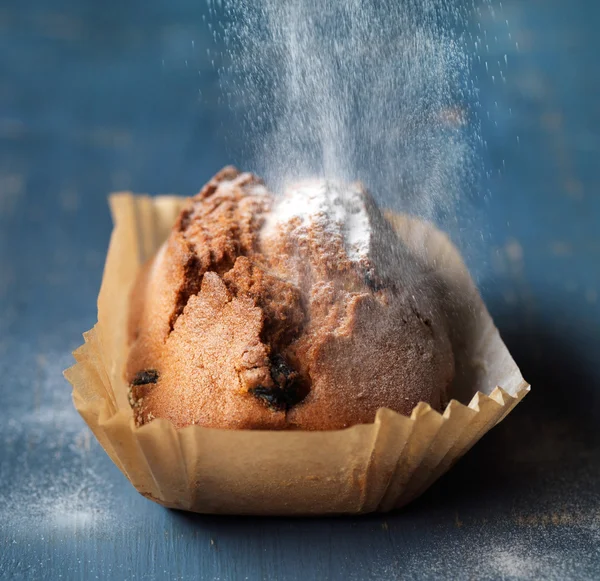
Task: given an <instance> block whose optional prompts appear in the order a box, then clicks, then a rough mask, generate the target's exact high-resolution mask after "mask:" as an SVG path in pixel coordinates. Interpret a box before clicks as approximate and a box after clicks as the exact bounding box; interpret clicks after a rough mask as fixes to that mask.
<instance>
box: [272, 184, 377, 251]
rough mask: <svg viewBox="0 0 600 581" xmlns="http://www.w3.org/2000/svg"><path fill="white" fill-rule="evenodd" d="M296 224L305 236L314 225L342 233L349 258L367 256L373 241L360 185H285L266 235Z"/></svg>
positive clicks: (297, 232)
mask: <svg viewBox="0 0 600 581" xmlns="http://www.w3.org/2000/svg"><path fill="white" fill-rule="evenodd" d="M292 222H295V223H296V232H295V233H296V234H297V235H302V233H303V232H306V231H307V229H308V228H309V227H310V226H311V225H318V226H319V227H320V228H321V229H323V230H325V231H326V232H328V233H330V234H332V235H336V234H337V235H340V236H341V237H342V240H343V242H344V247H345V249H346V253H347V254H348V258H350V260H353V261H359V260H361V259H363V258H366V257H367V255H368V253H369V246H370V242H371V224H370V221H369V214H368V212H367V208H366V203H365V196H364V193H363V191H362V190H361V189H360V187H359V186H357V185H355V184H345V183H343V182H339V181H327V180H322V179H306V180H303V181H301V182H297V183H295V184H292V185H290V186H288V187H287V188H285V191H284V195H283V197H282V198H281V200H280V201H279V202H278V203H277V204H276V206H275V207H274V209H273V211H272V213H271V216H270V217H269V218H268V220H267V222H266V223H265V227H264V235H265V236H271V235H272V234H273V233H274V231H275V229H276V228H277V227H280V226H286V225H289V224H291V223H292Z"/></svg>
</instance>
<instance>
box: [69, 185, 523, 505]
mask: <svg viewBox="0 0 600 581" xmlns="http://www.w3.org/2000/svg"><path fill="white" fill-rule="evenodd" d="M184 201H185V199H184V198H179V197H175V196H164V197H158V198H150V197H147V196H134V195H131V194H115V195H113V196H111V198H110V205H111V210H112V214H113V219H114V222H115V228H114V230H113V233H112V237H111V241H110V247H109V251H108V257H107V261H106V266H105V270H104V277H103V280H102V287H101V290H100V295H99V297H98V323H97V324H96V326H95V327H94V328H93V329H92V330H91V331H88V332H87V333H85V334H84V338H85V344H84V345H82V346H81V347H80V348H79V349H77V350H76V351H75V353H74V356H75V359H76V361H77V363H76V364H75V365H74V366H73V367H71V368H70V369H68V370H67V371H66V372H65V375H66V377H67V379H68V380H69V382H70V383H71V384H72V385H73V401H74V403H75V407H76V408H77V410H78V411H79V413H80V414H81V415H82V416H83V418H84V419H85V421H86V422H87V424H88V425H89V427H90V428H91V430H92V432H93V433H94V435H95V436H96V438H97V439H98V441H99V442H100V443H101V444H102V446H103V448H104V449H105V450H106V453H107V454H108V455H109V456H110V457H111V459H112V460H113V462H114V463H115V464H116V465H117V466H118V467H119V468H120V469H121V471H122V472H123V473H124V474H125V475H126V476H127V478H129V480H130V481H131V483H132V484H133V486H134V487H135V488H136V489H137V490H138V492H140V493H141V494H143V495H144V496H146V497H147V498H150V499H152V500H154V501H156V502H158V503H160V504H162V505H164V506H167V507H171V508H178V509H184V510H190V511H195V512H201V513H224V514H225V513H226V514H254V515H267V514H269V515H318V514H356V513H367V512H372V511H388V510H391V509H394V508H398V507H401V506H403V505H405V504H406V503H408V502H410V501H411V500H412V499H414V498H415V497H417V496H419V495H420V494H421V493H422V492H423V491H424V490H425V489H427V487H429V486H430V485H431V483H432V482H434V481H435V480H436V479H437V478H438V477H439V476H440V475H442V474H443V473H444V472H446V471H447V470H448V469H449V468H450V467H451V466H452V465H453V464H454V463H455V462H456V461H457V460H458V459H459V458H460V457H461V456H462V455H463V454H464V453H465V452H467V450H469V448H471V446H473V444H475V442H477V441H478V440H479V438H481V437H482V436H483V435H484V434H485V433H486V432H487V431H488V430H489V429H490V428H492V427H493V426H494V425H495V424H497V423H498V422H499V421H501V420H502V419H504V417H505V416H506V415H507V414H508V413H509V412H510V411H511V410H512V408H514V406H515V405H517V403H518V402H519V401H520V400H521V399H522V398H523V397H524V395H525V394H526V393H527V392H528V391H529V386H528V384H527V383H526V382H525V381H524V380H523V378H522V377H521V374H520V372H519V369H518V368H517V366H516V365H515V362H514V361H513V359H512V357H511V356H510V354H509V352H508V350H507V349H506V347H505V345H504V343H503V342H502V340H501V339H500V336H499V334H498V331H497V330H496V328H495V327H494V324H493V322H492V320H491V318H490V316H489V314H488V312H487V310H486V308H485V306H484V304H483V302H482V300H481V298H480V296H479V294H478V292H477V290H476V288H475V285H474V283H473V282H472V280H471V277H470V276H469V273H468V272H467V270H466V267H465V265H464V263H463V261H462V259H461V257H460V255H459V254H458V251H457V250H456V248H455V247H454V246H453V245H452V244H451V242H450V241H449V239H448V238H447V237H446V235H444V234H443V233H442V232H440V231H439V230H437V229H436V228H435V227H433V226H432V225H430V224H427V223H424V222H422V221H420V220H417V219H414V218H409V217H406V216H400V215H392V214H390V215H388V219H389V220H390V221H391V222H392V223H393V225H394V227H395V228H396V230H397V232H398V235H399V236H400V238H401V239H402V240H403V241H404V242H405V243H406V244H408V245H409V246H411V247H413V248H415V249H416V250H417V251H418V252H419V253H420V254H421V255H424V257H425V259H426V260H428V261H429V262H430V263H431V264H433V265H434V266H435V268H436V269H437V270H438V272H439V273H440V276H441V277H442V278H443V279H444V280H445V282H446V283H447V284H448V285H449V287H450V289H451V291H452V292H453V294H455V295H456V296H459V297H462V299H464V300H461V301H459V302H460V304H462V305H463V306H462V307H460V305H459V306H458V307H456V308H454V309H453V310H452V312H451V314H450V316H451V326H452V328H453V329H454V333H453V337H452V340H453V342H454V344H455V351H456V352H457V378H456V381H455V385H453V387H452V393H453V394H455V395H456V396H457V397H458V399H460V400H461V401H464V402H469V403H468V405H465V404H463V403H460V402H459V401H457V400H452V401H450V403H449V404H448V406H447V407H446V409H445V411H444V413H443V414H440V413H438V412H437V411H435V410H433V409H431V407H430V406H429V405H427V404H425V403H420V404H419V405H417V406H416V407H415V409H414V410H413V412H412V415H411V416H410V417H406V416H402V415H400V414H398V413H396V412H393V411H391V410H389V409H380V410H379V411H378V412H377V416H376V418H375V421H374V423H372V424H365V425H358V426H354V427H351V428H347V429H344V430H335V431H326V432H325V431H324V432H305V431H276V432H274V431H252V430H224V429H215V428H204V427H201V426H189V427H187V428H183V429H180V430H177V429H175V428H174V427H173V425H172V424H171V423H170V422H169V421H167V420H164V419H156V420H154V421H152V422H150V423H149V424H146V425H144V426H142V427H139V428H138V427H136V426H135V424H134V420H133V414H132V410H131V407H130V406H129V403H128V400H127V391H128V386H127V385H126V383H125V381H124V378H123V369H124V364H125V360H126V357H127V345H126V329H127V319H128V308H129V292H130V289H131V286H132V284H133V282H134V280H135V278H136V275H137V273H138V269H139V267H140V266H141V264H142V263H143V262H144V261H145V260H146V259H147V258H148V257H150V256H151V255H152V254H153V253H154V252H156V250H157V249H158V247H159V246H160V245H161V244H162V242H163V241H164V240H165V239H166V238H167V236H168V234H169V231H170V229H171V227H172V225H173V223H174V221H175V219H176V217H177V215H178V213H179V211H180V209H181V207H182V205H183V203H184Z"/></svg>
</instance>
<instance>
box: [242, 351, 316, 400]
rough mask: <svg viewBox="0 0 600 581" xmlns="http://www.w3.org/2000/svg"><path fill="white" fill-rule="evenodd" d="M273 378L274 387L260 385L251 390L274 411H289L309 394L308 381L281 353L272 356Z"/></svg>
mask: <svg viewBox="0 0 600 581" xmlns="http://www.w3.org/2000/svg"><path fill="white" fill-rule="evenodd" d="M271 379H272V380H273V383H274V384H275V385H274V386H273V387H265V386H264V385H258V386H256V387H252V388H250V390H249V392H250V393H251V394H252V395H253V396H254V397H255V398H257V399H258V400H260V401H261V402H262V403H264V404H265V405H266V406H267V407H268V408H269V409H271V410H273V411H287V410H289V409H290V408H291V407H293V406H295V405H296V404H298V403H300V402H301V401H302V400H303V399H304V398H305V397H306V396H307V395H308V392H309V388H308V386H307V385H306V383H305V382H304V381H303V380H302V378H301V377H300V375H299V374H298V372H297V371H295V370H294V369H293V368H292V367H290V366H289V364H288V363H287V362H286V360H285V359H284V358H283V357H282V356H281V355H274V356H273V357H271Z"/></svg>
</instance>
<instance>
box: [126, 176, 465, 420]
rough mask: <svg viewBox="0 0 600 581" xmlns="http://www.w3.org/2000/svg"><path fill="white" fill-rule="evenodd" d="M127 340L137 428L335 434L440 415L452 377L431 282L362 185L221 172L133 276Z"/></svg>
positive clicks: (445, 332) (450, 357)
mask: <svg viewBox="0 0 600 581" xmlns="http://www.w3.org/2000/svg"><path fill="white" fill-rule="evenodd" d="M129 342H130V351H129V356H128V360H127V366H126V371H125V373H126V379H127V381H128V383H129V385H130V402H131V405H132V407H133V410H134V417H135V420H136V423H137V424H138V425H142V424H145V423H147V422H149V421H151V420H152V419H154V418H167V419H169V420H171V421H172V422H173V423H174V424H175V426H177V427H184V426H188V425H191V424H198V425H202V426H208V427H219V428H238V429H241V428H252V429H305V430H330V429H338V428H344V427H347V426H351V425H354V424H358V423H367V422H372V421H373V420H374V418H375V413H376V411H377V410H378V409H379V408H381V407H388V408H391V409H393V410H395V411H398V412H400V413H403V414H410V413H411V411H412V409H413V408H414V406H415V405H416V404H417V403H418V402H419V401H425V402H427V403H429V404H430V405H431V406H432V407H434V408H436V409H440V408H441V406H442V405H443V404H444V402H445V400H446V397H447V390H448V388H449V385H450V383H451V382H452V379H453V376H454V355H453V351H452V345H451V343H450V340H449V337H448V329H447V324H446V322H445V318H444V315H443V309H442V308H441V307H440V300H439V297H438V296H437V291H436V285H435V274H434V273H432V272H430V271H429V270H428V269H427V268H426V267H425V266H424V265H423V264H421V263H420V262H419V260H418V259H417V258H416V257H415V256H414V255H412V254H411V253H409V252H408V251H407V250H406V248H405V247H404V246H403V245H402V244H401V243H400V242H399V240H398V238H397V237H396V235H395V234H394V232H393V230H392V229H391V227H390V225H389V224H388V223H387V222H386V221H385V219H384V218H383V216H382V214H381V213H380V211H379V209H378V208H377V206H376V204H375V203H374V201H373V200H372V198H371V197H370V196H369V194H368V193H367V192H366V191H365V190H364V189H363V188H362V186H360V184H344V183H341V182H328V181H324V180H307V181H304V182H300V183H298V184H295V185H293V186H291V187H289V188H288V189H287V190H286V191H285V192H284V193H283V195H282V196H274V195H273V194H271V193H270V192H269V191H268V190H267V188H266V187H265V185H264V184H263V183H262V182H261V181H260V180H259V179H258V178H257V177H255V176H254V175H252V174H250V173H239V172H238V171H237V170H236V169H234V168H231V167H227V168H224V169H223V170H221V172H219V173H218V174H217V175H216V176H215V177H214V178H213V179H212V180H211V181H210V182H209V183H208V184H207V185H206V186H204V188H203V189H202V191H201V192H200V193H199V194H198V195H197V196H195V197H194V198H191V199H190V200H189V202H188V203H187V204H186V206H185V208H184V209H183V210H182V212H181V214H180V215H179V218H178V220H177V222H176V224H175V225H174V227H173V230H172V232H171V234H170V236H169V238H168V239H167V241H166V242H165V243H164V244H163V245H162V247H161V248H160V250H159V251H158V253H157V254H156V255H155V256H154V257H153V258H152V259H151V260H150V261H149V262H148V263H147V264H146V265H145V266H144V267H143V269H142V270H141V272H140V274H139V276H138V279H137V281H136V284H135V286H134V288H133V289H132V293H131V308H130V320H129Z"/></svg>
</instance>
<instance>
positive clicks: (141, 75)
mask: <svg viewBox="0 0 600 581" xmlns="http://www.w3.org/2000/svg"><path fill="white" fill-rule="evenodd" d="M495 4H496V7H497V14H496V17H495V19H492V18H491V17H490V16H489V14H488V12H486V11H485V10H484V11H482V16H481V17H480V22H481V23H482V26H483V27H484V28H485V29H486V30H487V33H488V36H489V37H490V38H491V39H493V38H494V37H497V40H493V41H490V59H491V62H492V61H498V60H501V59H503V57H504V54H507V55H508V57H507V58H508V66H507V67H506V69H505V75H506V82H505V83H503V82H494V83H492V81H491V79H490V76H489V75H484V74H483V71H482V69H481V67H479V69H476V71H475V72H476V73H477V72H479V74H480V76H481V78H480V86H481V104H482V112H484V113H485V112H486V111H488V110H489V111H490V112H491V115H490V119H489V120H488V119H487V116H486V115H485V114H484V115H483V128H482V131H483V136H484V138H485V139H486V141H487V149H486V151H485V152H484V156H485V163H486V168H487V170H488V171H489V172H490V176H491V177H490V178H489V180H488V181H487V182H486V186H485V187H486V188H489V189H490V191H491V196H490V197H489V199H488V200H487V201H485V202H484V201H481V200H480V201H479V202H477V203H476V204H475V206H476V208H475V210H476V213H477V214H476V215H477V217H476V218H475V219H474V220H475V222H476V223H477V228H479V229H481V230H482V231H484V232H485V236H484V240H483V241H482V243H481V245H479V246H477V245H475V246H473V245H471V246H467V257H468V259H469V263H470V266H471V267H472V269H473V271H474V272H475V273H476V275H477V278H478V281H479V283H480V285H481V288H482V292H483V295H484V298H485V299H486V301H487V303H488V305H489V308H490V310H491V312H492V314H493V316H494V317H495V320H496V322H497V324H498V326H499V328H500V330H501V332H502V334H503V336H504V338H505V340H506V342H507V344H508V346H509V348H510V349H511V350H512V352H513V353H514V356H515V358H516V360H517V361H518V363H519V364H520V365H521V367H522V369H523V372H524V375H525V377H526V378H527V379H528V380H529V381H530V382H531V383H533V385H534V391H533V392H532V394H531V395H530V396H528V397H527V399H526V400H525V402H524V403H523V404H522V405H521V406H520V407H519V408H518V409H517V410H516V411H515V412H514V413H513V414H511V416H510V417H509V419H507V421H505V422H504V423H502V424H501V425H500V426H498V427H497V428H496V429H495V430H493V431H492V432H491V433H490V434H488V435H487V436H486V437H485V438H484V439H483V440H482V441H481V442H480V443H479V444H478V445H477V446H476V447H475V449H474V450H472V451H471V452H470V453H469V454H468V455H467V456H466V457H465V458H464V459H463V460H462V461H461V462H460V463H459V464H458V465H457V466H456V467H455V468H454V469H453V470H452V471H451V472H450V473H449V474H448V475H446V476H445V477H444V478H442V479H441V480H440V481H439V482H438V483H436V484H435V485H434V486H433V488H432V489H431V490H430V491H429V492H428V493H426V494H425V496H424V497H422V498H421V499H420V500H419V501H417V502H415V503H414V504H413V505H411V506H410V507H409V508H407V509H406V510H404V511H402V512H400V513H395V514H388V515H382V516H368V517H362V518H344V519H313V520H290V519H250V518H244V519H241V518H231V517H227V518H219V517H201V516H193V515H186V514H180V513H176V512H172V511H168V510H165V509H163V508H161V507H159V506H157V505H155V504H153V503H151V502H150V501H148V500H146V499H144V498H142V497H141V496H139V495H137V493H136V492H135V491H134V490H133V489H132V488H131V487H130V486H129V484H128V482H127V481H126V479H125V478H124V477H123V476H122V475H121V473H120V472H119V471H118V470H117V469H116V468H115V466H113V465H112V463H111V462H110V460H109V459H108V458H107V457H106V456H105V454H104V453H103V452H102V450H101V449H100V447H99V446H98V444H96V442H95V441H94V440H93V438H91V437H90V435H89V433H88V431H87V429H86V428H85V426H84V424H83V422H82V421H81V420H80V419H79V417H78V416H77V415H76V413H75V412H74V410H73V408H72V406H71V403H70V393H69V387H68V385H67V384H66V382H65V381H64V380H63V379H62V377H61V375H60V373H61V371H62V369H63V368H64V367H66V366H68V365H69V364H70V362H71V358H70V355H69V352H70V351H71V350H72V349H73V348H75V347H76V346H77V345H78V344H79V343H80V333H81V332H82V331H83V330H85V329H87V328H89V327H91V326H92V325H93V323H94V321H95V316H96V312H95V299H96V295H97V291H98V286H99V283H100V278H101V272H102V264H103V260H104V255H105V251H106V247H107V243H108V237H109V234H110V229H111V224H110V218H109V214H108V209H107V205H106V194H107V192H109V191H112V190H115V189H133V190H136V191H146V192H150V193H164V192H170V191H175V192H178V193H183V194H191V193H193V192H194V191H195V190H197V189H198V188H199V186H200V185H201V184H203V183H204V181H205V180H206V179H207V178H208V177H209V176H210V175H211V174H212V173H213V172H215V171H216V170H217V169H218V168H219V167H220V166H222V165H224V164H225V163H228V162H231V161H233V162H236V163H239V164H240V165H243V160H241V159H239V157H237V155H238V154H237V153H236V149H235V147H234V146H232V145H231V143H230V147H229V148H228V147H227V143H226V136H227V135H230V134H231V133H232V130H234V129H235V128H234V127H233V126H232V123H233V121H232V117H231V115H230V112H229V110H228V108H227V107H226V106H225V105H223V104H222V103H220V93H219V86H218V82H217V77H216V73H215V72H214V71H213V70H212V68H211V67H210V66H209V65H208V59H207V56H206V50H207V48H208V49H211V47H212V43H211V41H210V38H209V37H208V35H207V34H206V31H205V28H204V27H203V26H202V14H204V13H205V11H206V3H204V2H201V1H199V0H198V1H191V0H190V1H186V0H177V1H172V2H160V1H159V0H152V1H142V0H131V1H129V2H117V1H116V0H107V1H105V2H81V1H80V2H77V1H75V0H55V1H53V2H52V3H49V2H45V1H44V0H31V1H30V2H28V3H17V2H2V3H0V377H1V379H2V381H1V382H0V405H1V407H2V419H0V577H3V578H17V579H21V578H22V579H32V578H33V579H35V578H45V579H59V578H62V579H79V578H82V579H95V578H98V579H105V578H114V579H198V578H202V579H215V580H217V579H218V580H228V579H251V580H254V579H319V580H321V579H357V580H365V579H444V578H448V579H561V580H562V579H579V580H587V579H589V580H592V579H598V578H600V549H599V546H600V502H599V501H600V429H599V425H600V421H599V420H600V371H599V369H598V368H599V364H600V361H599V357H598V354H599V353H600V297H599V293H600V267H599V263H600V193H599V191H600V172H599V169H598V168H599V163H598V154H599V152H600V105H599V103H600V100H599V98H598V97H599V96H600V69H599V67H598V64H597V60H598V57H597V55H598V52H599V50H600V41H599V35H598V32H597V23H598V18H599V17H600V6H598V5H597V3H596V2H593V1H592V0H588V1H584V0H573V1H571V2H563V1H561V0H548V1H544V2H542V1H540V0H538V1H536V0H529V1H527V2H524V1H522V0H506V1H504V2H503V7H502V8H500V7H499V6H498V5H499V3H497V2H496V3H495ZM505 20H508V21H509V25H508V27H507V26H506V22H505ZM507 31H508V32H509V33H510V37H509V36H508V32H507ZM192 40H193V41H194V46H192V42H191V41H192ZM516 43H518V45H519V48H518V50H517V48H516V46H515V44H516ZM186 61H187V66H186ZM199 71H200V74H199ZM199 90H200V91H201V95H200V94H199V92H198V91H199ZM496 102H497V103H498V105H496Z"/></svg>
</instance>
